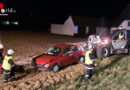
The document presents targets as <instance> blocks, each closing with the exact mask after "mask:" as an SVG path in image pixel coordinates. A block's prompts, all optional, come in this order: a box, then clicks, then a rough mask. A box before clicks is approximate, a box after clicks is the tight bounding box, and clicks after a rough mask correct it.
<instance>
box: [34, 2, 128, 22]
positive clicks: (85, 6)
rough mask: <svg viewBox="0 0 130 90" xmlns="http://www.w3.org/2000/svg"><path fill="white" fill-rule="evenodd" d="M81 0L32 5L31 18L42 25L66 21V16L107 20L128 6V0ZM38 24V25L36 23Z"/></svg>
mask: <svg viewBox="0 0 130 90" xmlns="http://www.w3.org/2000/svg"><path fill="white" fill-rule="evenodd" d="M85 1H86V2H83V1H81V0H77V1H76V0H75V1H73V2H72V1H71V2H70V1H62V0H61V1H57V2H56V0H53V1H50V2H44V1H43V2H38V3H36V4H34V5H36V6H35V8H33V16H34V18H35V19H34V20H35V22H38V21H39V20H40V21H42V23H47V22H48V23H55V22H60V21H63V20H64V19H66V17H67V16H68V15H80V16H95V17H101V16H105V17H107V18H115V17H117V16H118V15H119V14H120V13H121V12H122V10H123V9H124V8H125V7H126V6H127V5H128V3H129V0H127V1H125V0H123V1H119V0H118V1H116V0H113V2H107V1H106V0H104V2H103V1H100V2H99V0H91V1H90V0H85ZM37 24H39V23H37Z"/></svg>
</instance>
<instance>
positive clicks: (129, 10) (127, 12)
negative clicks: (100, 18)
mask: <svg viewBox="0 0 130 90" xmlns="http://www.w3.org/2000/svg"><path fill="white" fill-rule="evenodd" d="M124 20H130V4H128V5H127V6H126V8H125V9H124V11H123V12H122V13H121V15H120V16H119V17H118V18H117V19H116V20H115V21H114V22H113V25H112V26H114V27H118V26H119V25H120V24H121V23H122V22H123V21H124Z"/></svg>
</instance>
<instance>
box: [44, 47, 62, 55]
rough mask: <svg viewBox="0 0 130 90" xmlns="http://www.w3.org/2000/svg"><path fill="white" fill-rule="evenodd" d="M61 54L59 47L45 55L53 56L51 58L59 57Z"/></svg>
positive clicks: (52, 48) (51, 49)
mask: <svg viewBox="0 0 130 90" xmlns="http://www.w3.org/2000/svg"><path fill="white" fill-rule="evenodd" d="M60 52H61V48H58V47H51V48H50V49H49V50H48V51H47V52H45V53H44V54H46V55H51V56H58V55H59V53H60Z"/></svg>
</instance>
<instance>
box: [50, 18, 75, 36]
mask: <svg viewBox="0 0 130 90" xmlns="http://www.w3.org/2000/svg"><path fill="white" fill-rule="evenodd" d="M51 33H53V34H61V35H69V36H74V24H73V21H72V18H71V16H70V17H69V18H68V19H67V20H66V21H65V23H64V24H63V25H60V24H51Z"/></svg>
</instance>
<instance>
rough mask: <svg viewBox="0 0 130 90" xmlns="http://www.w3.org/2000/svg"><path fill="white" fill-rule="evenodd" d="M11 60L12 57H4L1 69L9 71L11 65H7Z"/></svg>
mask: <svg viewBox="0 0 130 90" xmlns="http://www.w3.org/2000/svg"><path fill="white" fill-rule="evenodd" d="M10 59H11V60H13V56H5V58H4V61H3V64H2V68H3V69H5V70H11V65H10V63H9V60H10Z"/></svg>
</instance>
